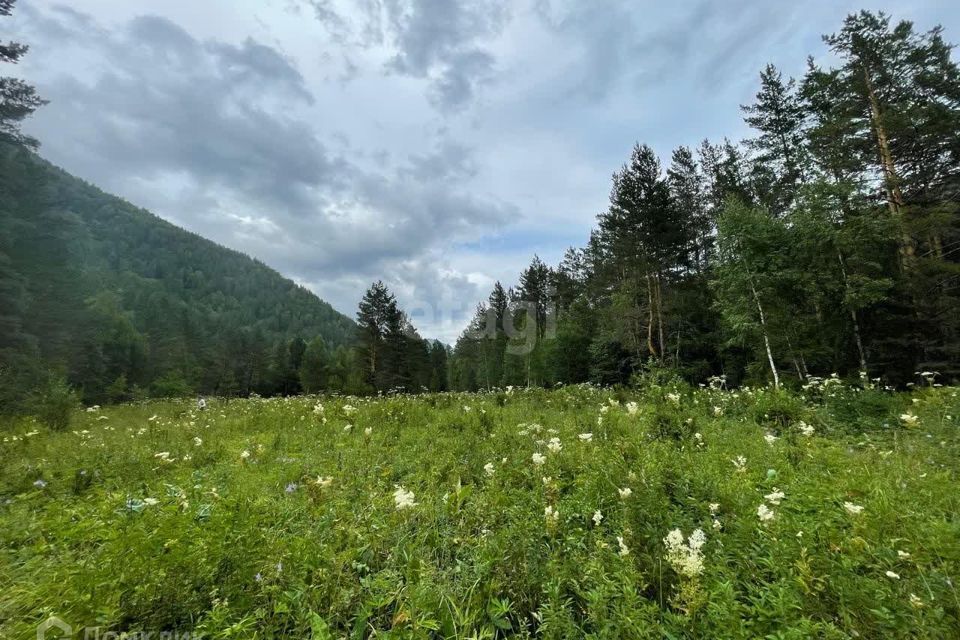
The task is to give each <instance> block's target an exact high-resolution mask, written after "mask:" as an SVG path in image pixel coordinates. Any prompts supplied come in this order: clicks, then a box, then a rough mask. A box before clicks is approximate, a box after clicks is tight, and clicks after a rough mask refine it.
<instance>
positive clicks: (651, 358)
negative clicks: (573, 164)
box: [450, 11, 960, 389]
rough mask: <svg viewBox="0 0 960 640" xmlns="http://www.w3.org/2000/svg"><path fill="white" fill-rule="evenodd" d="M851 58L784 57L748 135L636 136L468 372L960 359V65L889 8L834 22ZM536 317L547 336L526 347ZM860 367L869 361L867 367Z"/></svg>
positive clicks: (542, 376) (836, 51)
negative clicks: (575, 230)
mask: <svg viewBox="0 0 960 640" xmlns="http://www.w3.org/2000/svg"><path fill="white" fill-rule="evenodd" d="M824 41H825V42H826V44H827V45H828V47H829V49H830V52H831V54H832V59H833V60H835V66H831V67H828V68H824V67H821V66H818V65H817V64H816V63H815V62H814V61H813V60H812V59H810V61H809V62H808V68H807V71H806V74H805V75H804V77H803V78H802V79H800V81H799V82H797V81H794V80H793V79H785V78H784V77H783V76H782V74H781V73H780V72H779V71H778V70H777V69H776V68H774V67H773V66H768V67H767V68H765V69H764V70H763V72H762V73H761V74H760V90H759V92H758V94H757V97H756V101H755V102H754V103H753V104H750V105H747V106H744V107H743V108H742V109H743V113H744V117H745V120H746V122H747V123H748V124H749V125H750V127H752V129H753V130H754V132H755V134H754V136H753V137H752V138H750V139H748V140H746V141H744V142H743V143H742V144H739V145H738V144H734V143H731V142H729V141H724V142H723V143H721V144H712V143H710V142H708V141H704V142H703V143H702V144H701V145H700V146H699V147H698V148H697V149H690V148H687V147H679V148H677V149H675V150H674V151H673V153H672V155H671V157H670V161H669V164H668V165H667V166H666V169H664V167H663V166H662V164H661V160H660V158H658V157H657V155H656V154H655V153H654V152H653V150H652V149H650V147H648V146H646V145H637V146H636V147H635V148H634V149H633V152H632V154H631V156H630V158H629V160H628V161H627V163H626V164H625V165H624V166H623V167H622V168H621V169H620V170H619V171H617V172H616V173H615V174H614V176H613V184H612V189H611V193H610V204H609V207H608V208H607V210H606V211H604V212H603V213H601V214H600V215H599V216H598V219H597V225H596V228H595V229H594V230H593V232H592V233H591V236H590V239H589V242H588V243H587V246H586V247H584V248H580V249H575V248H571V249H570V250H569V251H568V252H567V254H566V256H565V257H564V259H563V261H562V262H561V263H560V264H559V265H558V266H556V267H555V268H551V267H548V266H546V265H545V264H544V263H543V262H542V261H541V260H540V259H539V258H536V257H534V259H533V262H532V263H531V265H530V266H529V267H528V268H527V269H526V270H525V271H524V272H523V273H522V274H521V275H520V280H519V283H518V285H517V286H516V287H515V288H512V289H506V290H505V289H504V287H503V286H502V285H501V284H500V283H497V284H496V286H495V287H494V289H493V292H492V293H491V294H490V297H489V300H488V301H487V302H486V303H485V304H482V305H480V307H479V308H478V310H477V313H476V316H475V318H474V321H473V323H472V324H471V326H470V327H469V328H468V330H467V331H465V332H464V334H463V336H461V338H460V339H459V340H458V342H457V344H456V347H455V349H454V352H453V354H452V358H451V363H450V369H451V383H452V386H453V388H455V389H477V388H485V387H491V386H501V385H521V384H539V385H552V384H556V383H575V382H581V381H593V382H596V383H601V384H614V383H627V382H629V381H630V380H631V378H632V377H633V376H635V375H638V374H643V373H644V372H650V371H654V370H658V369H665V368H666V369H670V370H673V371H675V372H677V373H679V374H681V375H683V376H685V377H686V378H688V379H689V380H691V381H703V380H705V379H706V378H707V377H709V376H711V375H717V374H725V375H727V376H728V378H729V379H730V380H731V381H743V380H748V381H772V382H774V383H775V384H782V383H785V382H787V381H788V380H794V381H802V380H805V379H806V378H807V377H809V376H810V375H816V374H819V375H823V374H830V373H834V372H837V373H840V374H843V375H866V376H869V377H871V378H874V377H882V378H884V379H885V380H887V381H890V382H893V383H904V382H906V381H909V380H911V379H914V375H915V372H916V371H919V370H924V369H927V370H934V371H937V372H939V373H940V374H941V375H942V376H943V378H944V379H951V378H952V379H956V378H957V377H958V374H960V304H958V303H960V217H958V195H960V73H958V68H957V65H956V63H955V62H954V61H953V60H952V59H951V46H950V45H948V44H947V43H946V42H945V41H944V40H943V37H942V33H941V29H940V28H939V27H938V28H935V29H933V30H931V31H928V32H925V33H920V32H917V31H916V30H915V29H914V27H913V25H912V24H911V23H909V22H900V23H896V24H893V23H891V21H890V19H889V17H887V16H886V15H884V14H882V13H870V12H866V11H864V12H861V13H859V14H855V15H851V16H849V17H848V18H847V19H846V21H845V22H844V25H843V28H842V29H841V30H840V32H839V33H837V34H834V35H830V36H826V37H825V38H824ZM529 323H533V324H535V326H536V329H537V331H536V335H539V336H541V337H546V338H547V339H540V340H536V341H534V342H533V344H532V348H511V346H517V345H511V341H515V340H516V338H514V337H511V336H516V335H518V334H522V335H524V336H527V335H530V334H528V333H527V332H525V331H522V328H523V327H524V325H527V324H529ZM861 372H863V373H862V374H861Z"/></svg>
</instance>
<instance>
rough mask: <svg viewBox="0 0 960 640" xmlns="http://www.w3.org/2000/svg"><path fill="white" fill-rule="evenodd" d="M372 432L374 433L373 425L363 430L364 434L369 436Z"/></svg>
mask: <svg viewBox="0 0 960 640" xmlns="http://www.w3.org/2000/svg"><path fill="white" fill-rule="evenodd" d="M371 433H373V427H367V428H366V429H364V430H363V435H365V436H367V437H368V438H369V437H370V434H371Z"/></svg>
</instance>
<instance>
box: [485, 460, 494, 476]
mask: <svg viewBox="0 0 960 640" xmlns="http://www.w3.org/2000/svg"><path fill="white" fill-rule="evenodd" d="M483 470H484V472H485V473H486V474H487V475H488V476H492V475H493V463H492V462H488V463H487V464H485V465H483Z"/></svg>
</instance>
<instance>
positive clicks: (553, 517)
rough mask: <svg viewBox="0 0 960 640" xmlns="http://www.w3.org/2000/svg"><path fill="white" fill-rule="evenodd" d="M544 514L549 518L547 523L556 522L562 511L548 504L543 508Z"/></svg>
mask: <svg viewBox="0 0 960 640" xmlns="http://www.w3.org/2000/svg"><path fill="white" fill-rule="evenodd" d="M543 516H544V517H545V518H546V519H547V524H550V523H554V522H556V521H557V520H558V519H559V518H560V512H559V511H558V510H557V509H555V508H553V506H551V505H549V504H548V505H547V506H546V507H544V509H543Z"/></svg>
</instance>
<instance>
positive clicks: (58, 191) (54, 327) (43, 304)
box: [0, 144, 355, 404]
mask: <svg viewBox="0 0 960 640" xmlns="http://www.w3.org/2000/svg"><path fill="white" fill-rule="evenodd" d="M354 335H355V325H354V323H353V322H352V321H351V320H350V319H349V318H347V317H346V316H344V315H342V314H340V313H338V312H337V311H335V310H334V309H333V308H332V307H331V306H330V305H329V304H327V303H326V302H324V301H322V300H320V299H319V298H317V297H316V296H315V295H313V294H312V293H311V292H309V291H307V290H306V289H304V288H303V287H300V286H298V285H296V284H295V283H293V282H292V281H290V280H288V279H286V278H284V277H283V276H281V275H280V274H279V273H277V272H276V271H274V270H272V269H270V268H269V267H267V266H265V265H264V264H262V263H260V262H258V261H256V260H253V259H251V258H249V257H248V256H246V255H243V254H241V253H238V252H236V251H232V250H229V249H226V248H224V247H222V246H219V245H217V244H215V243H213V242H211V241H209V240H206V239H204V238H202V237H200V236H198V235H196V234H193V233H190V232H187V231H185V230H183V229H180V228H178V227H176V226H174V225H172V224H170V223H168V222H165V221H164V220H161V219H160V218H158V217H156V216H154V215H152V214H151V213H149V212H147V211H145V210H143V209H139V208H137V207H135V206H133V205H131V204H129V203H127V202H125V201H124V200H122V199H120V198H117V197H114V196H111V195H109V194H106V193H104V192H102V191H100V190H99V189H97V188H96V187H94V186H92V185H90V184H87V183H85V182H83V181H82V180H80V179H78V178H75V177H73V176H71V175H69V174H67V173H66V172H64V171H62V170H60V169H58V168H56V167H54V166H52V165H51V164H49V163H48V162H46V161H44V160H42V159H40V158H39V157H37V156H36V155H34V154H32V153H31V152H29V151H27V150H25V149H23V148H17V147H13V146H10V145H6V144H3V145H2V146H0V387H2V388H3V390H2V391H0V402H3V403H8V404H10V403H13V402H14V401H15V400H16V399H18V398H21V397H22V396H23V391H24V390H27V389H34V388H37V386H38V384H39V382H40V381H41V380H42V379H43V378H44V377H45V376H47V375H49V372H50V371H59V372H60V373H62V374H64V375H65V376H66V378H67V381H68V382H69V383H70V384H71V385H73V386H75V387H76V388H78V389H80V390H81V391H82V393H83V396H84V399H85V400H87V401H89V402H92V401H100V400H105V399H108V398H112V399H123V398H125V397H130V396H131V395H135V394H136V393H138V392H144V393H145V392H148V391H149V392H152V393H157V394H163V393H167V392H170V393H185V392H189V391H196V392H217V393H247V392H250V391H266V392H274V391H276V388H275V387H277V386H278V385H279V386H280V387H281V388H282V387H283V385H284V379H289V378H290V377H291V376H292V378H293V379H294V380H295V379H296V374H295V370H294V371H291V365H292V363H289V362H286V361H287V360H288V359H289V358H288V357H287V355H288V353H289V352H290V351H291V350H292V351H297V350H298V349H296V348H293V345H294V344H303V342H301V341H300V340H296V338H302V339H303V340H305V341H309V340H311V339H313V338H315V337H317V336H320V337H322V338H323V339H324V341H325V342H326V344H327V345H328V347H337V346H343V345H346V344H349V343H350V342H352V340H353V338H354ZM300 354H301V355H302V349H300ZM296 355H297V354H296V353H294V354H293V357H294V358H295V357H296Z"/></svg>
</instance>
